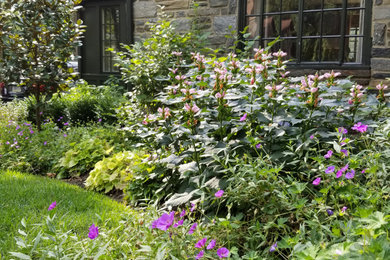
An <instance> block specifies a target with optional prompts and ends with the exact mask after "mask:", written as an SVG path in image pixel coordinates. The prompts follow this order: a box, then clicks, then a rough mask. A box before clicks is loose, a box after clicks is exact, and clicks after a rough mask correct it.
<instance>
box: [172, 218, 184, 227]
mask: <svg viewBox="0 0 390 260" xmlns="http://www.w3.org/2000/svg"><path fill="white" fill-rule="evenodd" d="M183 222H184V220H182V219H181V220H179V221H178V222H177V223H175V224H174V225H173V227H174V228H177V227H178V226H181V225H183Z"/></svg>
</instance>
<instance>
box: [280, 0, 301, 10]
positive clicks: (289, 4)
mask: <svg viewBox="0 0 390 260" xmlns="http://www.w3.org/2000/svg"><path fill="white" fill-rule="evenodd" d="M298 3H299V1H298V0H282V11H298Z"/></svg>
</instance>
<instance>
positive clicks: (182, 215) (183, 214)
mask: <svg viewBox="0 0 390 260" xmlns="http://www.w3.org/2000/svg"><path fill="white" fill-rule="evenodd" d="M185 215H186V210H185V209H183V211H182V212H181V213H180V217H181V218H182V217H184V216H185Z"/></svg>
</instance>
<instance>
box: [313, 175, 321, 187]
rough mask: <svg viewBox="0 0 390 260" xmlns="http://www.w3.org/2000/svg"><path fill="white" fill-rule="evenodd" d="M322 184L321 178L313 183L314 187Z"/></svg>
mask: <svg viewBox="0 0 390 260" xmlns="http://www.w3.org/2000/svg"><path fill="white" fill-rule="evenodd" d="M320 182H321V178H320V177H318V178H316V179H315V180H314V181H313V185H315V186H317V185H319V184H320Z"/></svg>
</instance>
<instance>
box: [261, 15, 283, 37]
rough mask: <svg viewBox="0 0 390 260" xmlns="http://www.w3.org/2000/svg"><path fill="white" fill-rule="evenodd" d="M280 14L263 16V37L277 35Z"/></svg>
mask: <svg viewBox="0 0 390 260" xmlns="http://www.w3.org/2000/svg"><path fill="white" fill-rule="evenodd" d="M279 26H280V16H279V15H270V16H265V17H264V21H263V30H264V32H263V35H264V37H265V38H269V37H277V36H279Z"/></svg>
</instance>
